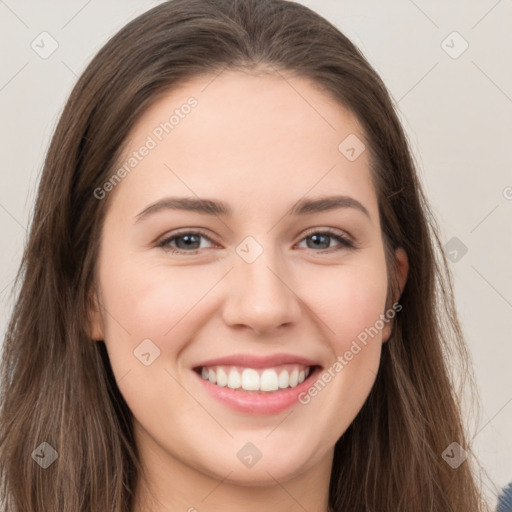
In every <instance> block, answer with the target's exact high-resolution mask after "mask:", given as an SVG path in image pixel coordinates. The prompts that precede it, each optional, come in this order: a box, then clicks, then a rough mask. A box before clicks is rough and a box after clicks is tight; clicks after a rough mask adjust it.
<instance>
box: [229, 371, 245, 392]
mask: <svg viewBox="0 0 512 512" xmlns="http://www.w3.org/2000/svg"><path fill="white" fill-rule="evenodd" d="M241 385H242V383H241V379H240V374H239V373H238V371H237V370H236V369H235V368H231V370H230V371H229V376H228V388H231V389H238V388H239V387H240V386H241Z"/></svg>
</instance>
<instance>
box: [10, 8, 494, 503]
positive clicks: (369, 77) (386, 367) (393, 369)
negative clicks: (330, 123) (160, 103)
mask: <svg viewBox="0 0 512 512" xmlns="http://www.w3.org/2000/svg"><path fill="white" fill-rule="evenodd" d="M228 68H229V69H244V70H250V69H255V68H259V69H267V70H269V71H270V72H274V73H279V72H281V71H291V72H293V73H296V74H297V75H298V76H301V77H305V78H309V79H311V80H312V81H313V82H314V83H316V84H317V85H318V86H320V87H321V88H322V89H323V90H324V91H325V92H326V93H328V94H331V95H333V97H334V98H336V99H337V100H338V101H339V102H340V104H342V105H344V106H346V107H347V108H349V109H350V110H351V111H352V112H354V113H355V114H356V116H357V118H358V120H359V121H360V123H361V125H362V126H363V129H364V131H365V135H366V138H367V141H368V142H369V149H370V152H371V170H372V177H373V180H374V184H375V188H376V191H377V193H378V201H379V212H380V217H381V225H382V235H383V240H384V244H385V249H386V258H387V264H388V274H389V283H390V286H389V290H388V303H389V304H388V305H391V303H392V302H393V300H394V299H395V298H396V293H395V292H396V278H395V275H396V273H395V267H394V259H393V253H394V250H395V249H396V248H397V247H403V248H404V249H405V251H406V252H407V254H408V257H409V275H408V280H407V283H406V286H405V289H404V290H403V293H402V295H401V298H400V304H401V305H402V308H403V309H402V311H401V312H400V314H399V315H398V316H397V317H396V318H395V319H394V325H393V331H392V335H391V338H390V339H389V341H388V342H387V343H385V344H384V345H383V350H382V356H381V364H380V368H379V372H378V375H377V378H376V382H375V385H374V387H373V389H372V391H371V393H370V395H369V397H368V399H367V401H366V403H365V404H364V406H363V408H362V410H361V411H360V413H359V414H358V416H357V417H356V419H355V420H354V422H353V423H352V424H351V425H350V427H349V428H348V430H347V431H346V432H345V433H344V434H343V436H342V437H341V438H340V439H339V440H338V442H337V443H336V446H335V454H334V462H333V468H332V473H331V480H330V488H329V503H330V505H331V507H332V508H333V510H335V511H340V512H341V511H354V512H355V511H358V512H363V511H366V512H370V511H374V512H375V511H380V512H383V511H390V512H391V511H393V512H410V511H411V510H414V511H416V512H427V511H430V512H441V511H442V512H448V511H453V512H469V511H471V512H473V511H479V510H484V508H483V507H484V505H483V504H482V500H481V497H480V491H479V488H478V486H477V484H476V477H475V476H474V471H473V466H472V465H470V461H471V457H470V458H469V459H468V460H466V461H465V462H464V463H462V464H461V465H460V466H459V467H458V468H456V469H454V468H452V467H451V465H449V464H448V463H447V462H446V461H445V460H444V458H443V457H442V454H443V452H444V451H445V449H446V448H447V447H448V446H449V445H450V444H451V443H453V442H457V443H458V444H459V445H460V446H462V447H463V448H464V449H466V450H467V451H468V452H469V454H470V455H471V451H470V447H469V446H468V439H467V433H466V428H465V426H464V425H463V422H462V413H461V411H460V408H459V405H458V400H459V393H460V390H458V388H457V389H456V387H455V386H454V382H455V381H454V378H453V377H454V376H452V375H451V374H450V370H449V368H451V367H456V368H459V370H460V371H459V375H466V374H468V371H469V369H470V363H469V361H470V359H469V353H468V351H467V348H466V346H465V343H464V339H463V334H462V332H461V328H460V325H459V322H458V320H457V315H456V311H455V306H454V300H453V291H452V278H451V275H450V271H449V269H448V266H447V261H446V259H445V256H444V254H443V250H442V246H441V243H440V240H439V235H438V228H437V225H436V222H435V220H434V217H433V215H432V213H431V210H430V209H429V206H428V202H427V200H426V198H425V195H424V192H423V191H422V186H421V183H420V180H419V178H418V175H417V172H416V170H415V164H414V161H413V159H412V157H411V153H410V150H409V147H408V142H407V139H406V136H405V134H404V132H403V129H402V127H401V125H400V122H399V120H398V117H397V115H396V112H395V108H394V104H393V101H392V99H391V98H390V95H389V93H388V92H387V90H386V87H385V86H384V84H383V83H382V81H381V79H380V78H379V76H378V75H377V74H376V72H375V71H374V70H373V68H372V67H371V66H370V65H369V63H368V62H367V61H366V60H365V58H364V57H363V55H362V54H361V53H360V51H359V50H358V49H357V48H356V47H355V46H354V45H353V44H352V43H351V42H350V41H349V40H348V39H347V38H346V37H345V36H344V35H343V34H342V33H341V32H340V31H339V30H338V29H337V28H335V27H334V26H333V25H332V24H331V23H329V22H328V21H326V20H325V19H323V18H322V17H320V16H319V15H318V14H316V13H314V12H313V11H311V10H310V9H308V8H306V7H304V6H302V5H300V4H297V3H294V2H289V1H284V0H172V1H169V2H165V3H162V4H160V5H158V6H157V7H155V8H153V9H151V10H149V11H148V12H146V13H144V14H142V15H141V16H139V17H138V18H136V19H135V20H133V21H131V22H130V23H129V24H128V25H126V26H125V27H124V28H123V29H122V30H120V31H119V32H118V33H117V34H116V35H115V36H114V37H112V38H111V39H110V41H108V43H107V44H106V45H105V46H104V47H103V48H102V49H101V50H100V51H99V53H98V54H97V55H96V56H95V58H94V59H93V60H92V62H91V63H90V64H89V66H88V67H87V69H86V70H85V72H84V73H83V74H82V76H81V77H80V78H79V80H78V82H77V84H76V86H75V87H74V89H73V91H72V93H71V95H70V97H69V99H68V101H67V103H66V105H65V108H64V111H63V113H62V115H61V118H60V121H59V123H58V126H57V128H56V131H55V133H54V135H53V138H52V141H51V144H50V147H49V150H48V153H47V156H46V160H45V162H44V169H43V173H42V177H41V181H40V185H39V189H38V194H37V200H36V204H35V210H34V215H33V221H32V224H31V228H30V233H29V236H28V241H27V244H26V247H25V251H24V254H23V258H22V262H21V266H20V269H19V272H18V275H17V279H16V286H19V290H18V292H17V294H16V300H15V305H14V310H13V314H12V317H11V319H10V322H9V325H8V329H7V334H6V337H5V341H4V350H3V359H2V366H1V386H2V387H1V391H2V404H1V410H0V429H1V432H0V456H1V459H0V460H1V462H0V475H1V479H2V487H1V489H2V490H1V495H0V498H1V499H2V504H4V505H5V506H6V507H7V509H8V510H10V512H34V511H38V512H43V511H52V512H53V511H55V510H65V511H73V512H85V511H90V512H98V511H101V512H103V511H113V512H130V511H131V510H132V508H133V491H134V489H135V487H136V483H137V482H138V481H139V477H140V474H141V467H140V463H139V459H138V452H137V447H136V446H135V443H134V437H133V432H132V414H131V411H130V410H129V408H128V406H127V404H126V402H125V401H124V399H123V397H122V395H121V393H120V392H119V389H118V387H117V384H116V381H115V378H114V376H113V374H112V371H111V368H110V364H109V360H108V356H107V354H106V350H105V346H104V343H103V342H101V341H100V342H94V341H92V340H91V339H90V337H88V335H87V333H88V332H89V331H88V318H89V317H88V314H89V311H90V308H91V300H90V291H91V289H92V286H93V283H94V279H95V262H96V258H97V254H98V248H99V243H100V240H101V229H102V221H103V219H104V215H105V212H106V208H107V205H108V197H106V198H105V199H104V200H100V201H99V200H98V199H97V198H96V196H95V194H94V191H95V190H96V189H97V188H98V187H101V186H102V185H103V184H104V183H105V182H106V181H107V180H108V179H109V178H110V177H111V176H112V175H113V171H114V170H115V168H116V162H117V161H118V159H119V157H120V155H121V152H122V150H123V144H124V143H125V142H126V140H127V135H128V134H129V132H130V130H131V128H133V126H134V124H135V123H136V121H137V120H138V119H139V118H140V116H141V114H142V113H143V112H144V111H145V110H146V109H147V108H148V107H149V106H150V105H151V104H153V103H154V102H155V101H156V99H157V98H158V97H159V96H160V95H162V94H164V93H165V92H167V91H169V90H170V89H172V88H173V87H175V86H176V85H177V84H178V83H182V82H184V81H186V80H187V79H189V78H193V77H195V76H199V75H201V74H205V73H211V74H212V76H213V74H216V73H219V72H221V71H222V70H224V69H228ZM471 383H472V381H471V380H470V381H469V384H471ZM461 389H462V388H461ZM464 389H465V388H464ZM43 442H46V443H48V445H50V446H51V447H52V448H53V449H55V451H56V452H57V454H58V455H57V458H56V460H55V461H54V462H53V464H52V465H51V466H50V467H48V468H47V469H43V468H42V467H41V466H40V465H39V464H36V463H35V461H34V460H35V459H34V451H35V450H36V449H37V450H39V451H41V452H44V450H49V447H48V446H47V445H42V446H41V443H43ZM37 450H36V451H37ZM35 457H37V453H36V455H35ZM33 459H34V460H33ZM471 464H472V463H471Z"/></svg>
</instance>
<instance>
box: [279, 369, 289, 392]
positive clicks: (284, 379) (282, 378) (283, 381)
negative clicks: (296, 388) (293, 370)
mask: <svg viewBox="0 0 512 512" xmlns="http://www.w3.org/2000/svg"><path fill="white" fill-rule="evenodd" d="M289 379H290V377H289V376H288V371H287V370H283V371H282V372H281V373H280V374H279V387H280V388H281V389H284V388H287V387H288V385H289Z"/></svg>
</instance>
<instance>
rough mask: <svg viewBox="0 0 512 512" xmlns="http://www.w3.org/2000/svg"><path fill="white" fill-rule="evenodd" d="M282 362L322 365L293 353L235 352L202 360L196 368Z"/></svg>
mask: <svg viewBox="0 0 512 512" xmlns="http://www.w3.org/2000/svg"><path fill="white" fill-rule="evenodd" d="M282 364H303V365H304V366H320V363H318V362H317V361H314V360H312V359H308V358H307V357H302V356H296V355H293V354H274V355H270V356H256V355H251V354H233V355H230V356H226V357H218V358H216V359H209V360H208V361H202V362H201V363H199V364H197V365H195V368H198V367H203V366H242V367H244V368H270V367H273V366H279V365H282Z"/></svg>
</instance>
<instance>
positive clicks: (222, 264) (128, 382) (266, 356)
mask: <svg viewBox="0 0 512 512" xmlns="http://www.w3.org/2000/svg"><path fill="white" fill-rule="evenodd" d="M284 76H286V75H284ZM212 80H213V81H212ZM291 84H293V88H292V86H291ZM191 97H193V98H194V99H193V100H190V99H189V98H191ZM186 105H188V106H186ZM173 113H174V118H171V115H173ZM170 118H171V121H169V120H170ZM166 122H167V123H168V124H167V125H166V124H165V123H166ZM347 137H349V138H348V139H347ZM340 144H341V145H340ZM362 144H365V145H367V142H366V141H365V139H364V134H363V131H362V129H361V126H360V124H359V123H358V121H357V119H356V118H355V117H354V115H352V114H351V113H350V112H349V111H348V110H346V109H345V108H343V107H342V106H341V105H340V104H339V103H337V102H336V101H334V100H333V99H332V98H330V97H329V96H328V95H326V94H325V93H324V92H321V91H320V90H319V89H317V88H316V87H315V86H314V85H313V84H312V83H311V82H309V81H308V80H306V79H302V78H298V77H291V76H288V78H287V79H284V78H283V77H282V76H279V75H268V74H267V75H255V74H246V73H243V72H235V71H224V72H223V73H222V74H220V75H219V76H218V77H217V78H215V79H213V77H212V76H208V77H206V76H203V77H200V78H196V79H194V80H192V81H189V82H188V83H187V84H186V85H183V86H182V87H181V88H179V89H173V90H172V91H171V92H169V93H168V94H166V95H165V96H163V97H161V98H160V99H159V100H158V101H157V102H156V103H155V104H154V105H153V106H152V107H151V108H150V109H149V110H147V111H146V112H145V114H144V115H143V116H142V117H141V118H140V120H139V122H138V123H137V125H136V126H135V128H134V129H133V130H132V132H131V134H130V136H129V140H128V145H127V146H126V151H125V154H124V157H123V159H122V162H121V164H120V166H119V168H121V167H122V165H124V164H125V163H126V164H127V165H126V168H125V171H126V169H129V171H126V172H124V173H123V172H120V173H118V177H120V178H122V179H121V180H120V181H119V180H117V181H119V183H117V184H116V185H115V186H113V185H110V186H108V185H106V186H105V187H104V189H103V191H104V192H100V191H98V192H97V196H98V197H101V196H102V195H103V194H105V195H108V194H110V195H109V197H108V200H109V201H110V203H109V208H108V211H107V214H106V218H105V224H104V228H103V237H102V243H101V247H100V253H99V259H98V261H97V276H96V277H97V287H96V289H95V297H96V300H97V301H98V303H99V304H100V305H101V307H100V308H99V310H100V311H99V313H98V314H95V316H94V321H93V326H92V337H93V338H94V339H102V340H104V341H105V344H106V347H107V350H108V354H109V357H110V362H111V365H112V369H113V372H114V375H115V377H116V379H117V382H118V386H119V389H120V391H121V393H122V394H123V396H124V398H125V400H126V402H127V404H128V406H129V407H130V409H131V411H132V412H133V415H134V418H135V425H134V427H135V433H136V437H137V442H138V446H139V451H140V452H141V454H142V458H143V460H144V461H145V464H146V465H147V466H148V467H152V468H153V469H154V474H155V478H163V477H162V476H161V475H162V474H163V472H164V471H165V470H167V469H170V468H174V469H175V468H178V467H179V468H180V469H181V471H182V474H187V475H189V476H190V478H193V476H192V475H196V476H197V475H202V477H207V478H215V479H216V480H217V481H218V480H220V479H226V482H231V483H235V484H236V483H240V484H250V485H252V486H264V485H266V484H267V483H268V482H271V481H272V479H277V480H278V481H280V482H283V481H287V480H291V479H294V478H297V477H299V476H300V475H306V474H309V475H311V474H313V473H316V474H319V473H322V475H324V476H323V477H322V478H324V477H325V476H326V475H327V478H328V475H329V471H330V467H331V463H332V455H333V448H334V444H335V443H336V441H337V440H338V438H339V437H340V436H341V435H342V434H343V433H344V432H345V430H346V429H347V427H348V426H349V425H350V423H351V422H352V421H353V419H354V418H355V416H356V415H357V413H358V412H359V410H360V409H361V407H362V406H363V404H364V402H365V400H366V398H367V396H368V394H369V392H370V389H371V387H372V385H373V383H374V380H375V376H376V373H377V370H378V366H379V357H380V353H381V346H382V343H383V342H385V341H386V339H387V337H388V336H389V333H390V326H391V321H390V320H389V319H390V318H391V317H392V316H394V313H395V312H394V311H393V312H389V311H386V309H385V303H386V292H387V285H388V276H387V274H386V263H385V257H384V247H383V240H382V236H381V225H380V223H379V214H378V202H377V195H376V191H375V189H374V186H373V184H372V180H371V175H370V170H369V155H368V153H369V151H367V150H364V147H363V145H362ZM144 147H145V148H146V150H144V149H143V148H144ZM134 152H135V153H134ZM130 158H132V159H133V160H130ZM130 162H131V163H130ZM114 171H117V168H116V169H115V170H114ZM185 199H187V201H188V202H187V201H185ZM319 199H326V201H324V202H320V201H318V200H319ZM98 200H106V198H100V199H98ZM206 200H208V201H209V202H203V203H201V201H206ZM155 205H156V206H155ZM221 206H222V207H221ZM397 261H398V263H399V268H400V269H401V270H400V272H401V275H400V276H399V277H400V280H401V283H402V286H403V283H404V280H405V275H406V270H407V269H406V267H407V263H406V257H405V255H404V254H403V252H400V251H399V252H397ZM391 313H393V314H391ZM383 318H386V319H388V320H387V321H383ZM376 331H377V333H375V332H376ZM369 332H370V333H371V334H369ZM365 333H366V336H365ZM203 370H204V371H203ZM329 376H330V378H329ZM303 379H304V380H303ZM210 380H211V381H212V382H210ZM301 380H303V382H300V381H301ZM239 386H241V387H239ZM244 388H247V389H244ZM276 388H277V389H276ZM315 390H316V391H315ZM156 468H159V471H156ZM228 474H229V476H228V477H227V478H226V475H228Z"/></svg>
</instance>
